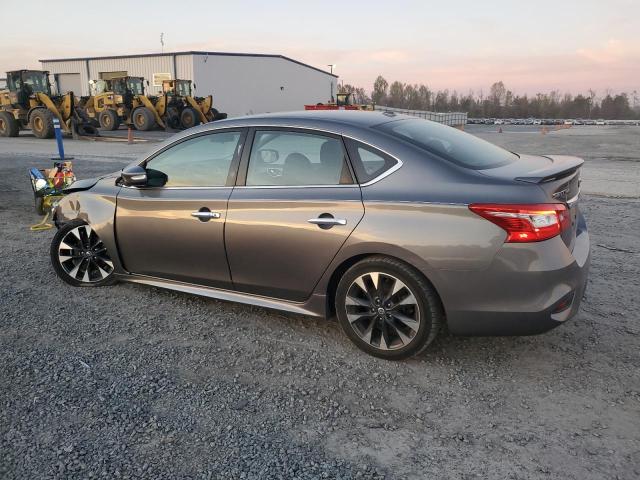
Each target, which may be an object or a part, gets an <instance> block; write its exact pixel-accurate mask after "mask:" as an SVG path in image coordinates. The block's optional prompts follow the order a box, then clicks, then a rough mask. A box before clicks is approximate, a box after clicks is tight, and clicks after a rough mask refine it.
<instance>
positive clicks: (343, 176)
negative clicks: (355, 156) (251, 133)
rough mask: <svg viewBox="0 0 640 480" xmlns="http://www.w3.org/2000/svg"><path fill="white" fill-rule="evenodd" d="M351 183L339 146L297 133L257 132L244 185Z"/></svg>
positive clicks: (334, 140) (323, 138) (325, 138)
mask: <svg viewBox="0 0 640 480" xmlns="http://www.w3.org/2000/svg"><path fill="white" fill-rule="evenodd" d="M349 183H353V180H352V178H351V173H350V172H349V167H348V166H347V163H346V161H345V155H344V149H343V148H342V142H341V141H340V139H338V138H335V137H329V136H324V135H316V134H312V133H304V132H298V131H284V130H275V131H258V132H256V135H255V138H254V140H253V147H252V148H251V156H250V158H249V168H248V170H247V180H246V185H255V186H259V185H263V186H264V185H266V186H276V185H277V186H302V185H340V184H349Z"/></svg>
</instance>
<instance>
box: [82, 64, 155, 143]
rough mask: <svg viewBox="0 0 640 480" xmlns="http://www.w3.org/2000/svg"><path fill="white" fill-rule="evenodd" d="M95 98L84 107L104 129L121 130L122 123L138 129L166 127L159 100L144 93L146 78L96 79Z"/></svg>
mask: <svg viewBox="0 0 640 480" xmlns="http://www.w3.org/2000/svg"><path fill="white" fill-rule="evenodd" d="M90 87H91V96H89V97H88V98H83V99H82V100H81V102H80V105H81V107H82V109H83V110H84V112H85V113H86V115H87V116H88V117H89V118H92V119H94V120H96V121H98V123H99V124H100V127H101V128H102V129H104V130H117V129H118V128H119V127H120V124H121V123H124V124H126V125H132V126H133V127H135V128H136V129H138V130H144V131H146V130H151V129H152V128H154V127H155V126H156V125H159V126H160V127H162V128H166V124H165V122H164V121H163V119H162V116H161V115H159V114H158V112H157V110H156V107H155V105H154V101H155V99H153V98H150V97H147V96H146V95H145V93H144V78H142V77H129V76H127V77H118V78H112V79H110V80H92V81H91V82H90Z"/></svg>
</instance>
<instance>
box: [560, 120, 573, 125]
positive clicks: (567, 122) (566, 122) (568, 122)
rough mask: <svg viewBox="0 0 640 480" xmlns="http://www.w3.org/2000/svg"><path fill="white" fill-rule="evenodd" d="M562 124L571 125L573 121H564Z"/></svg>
mask: <svg viewBox="0 0 640 480" xmlns="http://www.w3.org/2000/svg"><path fill="white" fill-rule="evenodd" d="M562 123H563V124H564V125H573V123H574V120H564V121H563V122H562Z"/></svg>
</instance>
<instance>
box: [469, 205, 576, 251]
mask: <svg viewBox="0 0 640 480" xmlns="http://www.w3.org/2000/svg"><path fill="white" fill-rule="evenodd" d="M469 209H470V210H471V211H472V212H474V213H477V214H478V215H480V216H481V217H484V218H486V219H487V220H489V221H490V222H493V223H495V224H496V225H498V226H499V227H500V228H502V229H504V230H505V231H506V232H507V238H506V240H505V242H509V243H514V242H541V241H542V240H548V239H549V238H553V237H555V236H556V235H559V234H560V233H562V232H563V231H564V230H565V229H566V228H568V227H569V226H570V225H571V218H570V215H569V212H568V210H567V207H566V206H565V205H563V204H561V203H536V204H530V205H527V204H524V205H521V204H518V205H502V204H488V203H474V204H472V205H469Z"/></svg>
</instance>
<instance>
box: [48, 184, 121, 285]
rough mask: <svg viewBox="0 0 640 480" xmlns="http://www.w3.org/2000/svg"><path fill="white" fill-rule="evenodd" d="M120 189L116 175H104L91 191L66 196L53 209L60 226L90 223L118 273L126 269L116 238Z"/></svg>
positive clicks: (56, 222)
mask: <svg viewBox="0 0 640 480" xmlns="http://www.w3.org/2000/svg"><path fill="white" fill-rule="evenodd" d="M76 183H78V182H74V184H73V185H75V184H76ZM120 188H121V187H120V186H118V185H116V184H115V179H114V178H111V177H110V178H103V179H101V180H97V181H96V182H95V183H94V185H93V186H91V187H89V190H81V191H73V192H71V193H69V194H68V195H65V196H64V197H62V198H61V199H60V200H58V202H56V204H55V206H54V208H53V221H54V222H55V224H56V226H57V227H58V228H60V227H61V226H62V225H64V224H65V223H68V222H71V221H73V220H81V221H83V222H84V223H86V224H88V225H91V228H92V229H93V230H94V231H95V232H96V234H97V235H98V236H99V237H100V239H101V240H102V243H103V244H104V246H105V247H106V249H107V252H108V253H109V256H110V257H111V259H112V261H113V264H114V267H115V269H116V273H122V272H124V270H123V268H122V263H121V261H120V255H119V254H118V246H117V243H116V238H115V215H116V199H117V195H118V192H119V190H120Z"/></svg>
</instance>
